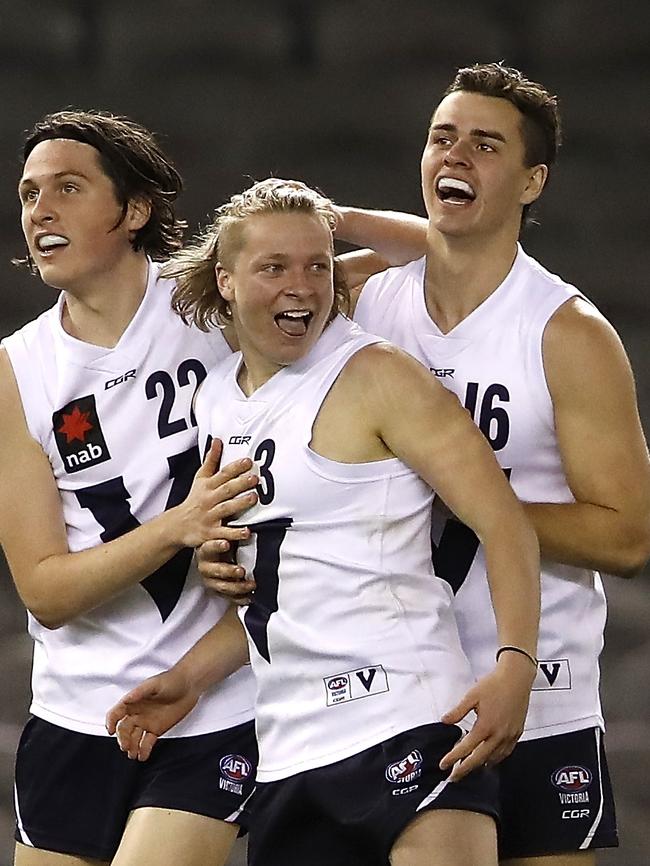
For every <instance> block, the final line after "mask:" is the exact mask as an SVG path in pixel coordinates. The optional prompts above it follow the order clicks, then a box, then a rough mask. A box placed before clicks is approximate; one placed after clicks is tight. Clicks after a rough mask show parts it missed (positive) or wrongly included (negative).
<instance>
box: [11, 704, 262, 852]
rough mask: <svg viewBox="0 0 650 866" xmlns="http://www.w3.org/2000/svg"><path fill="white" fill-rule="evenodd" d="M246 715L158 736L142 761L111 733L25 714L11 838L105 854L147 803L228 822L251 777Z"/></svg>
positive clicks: (253, 756)
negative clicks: (216, 726)
mask: <svg viewBox="0 0 650 866" xmlns="http://www.w3.org/2000/svg"><path fill="white" fill-rule="evenodd" d="M256 763H257V744H256V742H255V730H254V724H253V722H246V723H245V724H242V725H238V726H236V727H234V728H228V729H226V730H224V731H218V732H216V733H211V734H201V735H200V736H195V737H175V738H168V739H165V738H163V739H161V740H159V741H158V742H157V743H156V745H155V747H154V750H153V752H152V754H151V757H150V758H149V760H148V761H146V762H144V763H142V762H140V761H130V760H129V759H128V758H127V756H126V755H125V754H124V753H123V752H121V751H120V749H119V747H118V745H117V742H116V740H115V739H113V738H111V737H101V736H93V735H89V734H79V733H77V732H75V731H69V730H67V729H66V728H61V727H58V726H57V725H52V724H50V723H49V722H45V721H43V719H38V718H32V719H30V720H29V722H28V723H27V725H26V727H25V730H24V731H23V734H22V737H21V739H20V743H19V746H18V753H17V756H16V835H15V838H16V841H18V842H22V843H23V844H24V845H29V846H32V847H34V848H42V849H45V850H47V851H57V852H59V853H62V854H70V855H77V856H78V857H90V858H96V859H98V860H111V859H112V858H113V856H114V854H115V852H116V851H117V848H118V846H119V844H120V841H121V839H122V835H123V833H124V828H125V827H126V822H127V819H128V817H129V814H130V813H131V812H132V811H133V810H134V809H138V808H142V807H145V806H153V807H158V808H162V809H175V810H179V811H182V812H191V813H194V814H197V815H206V816H207V817H209V818H218V819H220V820H222V821H228V822H234V823H236V824H238V825H239V826H240V827H241V828H244V829H245V828H246V824H247V818H248V812H247V810H245V809H243V808H242V807H243V804H244V802H245V801H246V800H247V799H248V797H249V795H250V793H251V791H252V790H253V787H254V779H255V767H256Z"/></svg>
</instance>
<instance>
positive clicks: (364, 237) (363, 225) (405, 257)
mask: <svg viewBox="0 0 650 866" xmlns="http://www.w3.org/2000/svg"><path fill="white" fill-rule="evenodd" d="M337 213H338V216H339V222H338V225H337V227H336V237H337V238H339V239H340V240H344V241H348V242H349V243H351V244H354V245H355V246H358V247H371V248H372V249H373V250H374V251H375V252H376V253H378V254H379V255H380V256H381V257H382V258H383V259H384V260H385V262H386V265H387V266H389V267H395V266H397V265H405V264H407V263H408V262H412V261H413V260H414V259H419V258H420V256H423V255H424V254H425V252H426V245H427V220H426V219H424V217H419V216H414V215H413V214H407V213H399V212H397V211H383V210H364V209H362V208H353V207H339V208H337Z"/></svg>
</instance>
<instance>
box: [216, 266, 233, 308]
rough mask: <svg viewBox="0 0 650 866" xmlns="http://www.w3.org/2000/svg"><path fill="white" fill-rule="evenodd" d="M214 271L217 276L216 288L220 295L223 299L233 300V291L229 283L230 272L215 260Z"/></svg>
mask: <svg viewBox="0 0 650 866" xmlns="http://www.w3.org/2000/svg"><path fill="white" fill-rule="evenodd" d="M214 273H215V276H216V278H217V288H218V289H219V294H220V295H221V297H222V298H223V299H224V301H234V299H235V291H234V289H233V287H232V285H231V274H230V273H229V272H228V271H227V270H226V269H225V268H224V267H223V265H222V264H221V262H217V264H216V265H215V266H214Z"/></svg>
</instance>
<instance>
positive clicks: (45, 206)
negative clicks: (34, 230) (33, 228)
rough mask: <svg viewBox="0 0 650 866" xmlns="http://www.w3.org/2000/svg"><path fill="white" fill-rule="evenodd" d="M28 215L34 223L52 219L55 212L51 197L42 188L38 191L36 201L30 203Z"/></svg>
mask: <svg viewBox="0 0 650 866" xmlns="http://www.w3.org/2000/svg"><path fill="white" fill-rule="evenodd" d="M29 216H30V219H31V221H32V222H33V223H35V224H36V225H40V224H42V223H46V222H51V221H52V220H53V219H54V217H55V213H54V208H53V207H52V201H51V198H50V197H49V196H47V195H46V194H45V193H44V192H43V190H41V191H40V192H39V194H38V197H37V199H36V201H35V202H34V203H33V204H32V207H31V209H30V212H29Z"/></svg>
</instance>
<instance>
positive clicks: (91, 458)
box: [52, 394, 111, 472]
mask: <svg viewBox="0 0 650 866" xmlns="http://www.w3.org/2000/svg"><path fill="white" fill-rule="evenodd" d="M52 429H53V431H54V438H55V440H56V447H57V448H58V449H59V454H60V455H61V460H63V465H64V466H65V469H66V472H80V471H81V470H82V469H87V468H88V467H89V466H96V465H97V464H98V463H103V462H104V461H105V460H110V459H111V455H110V452H109V450H108V446H107V445H106V440H105V439H104V434H103V433H102V427H101V424H100V423H99V415H98V414H97V407H96V405H95V396H94V394H89V395H88V396H87V397H78V398H77V399H76V400H71V401H70V402H69V403H67V404H66V405H65V406H64V407H63V408H62V409H59V410H58V412H55V413H54V414H53V415H52Z"/></svg>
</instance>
